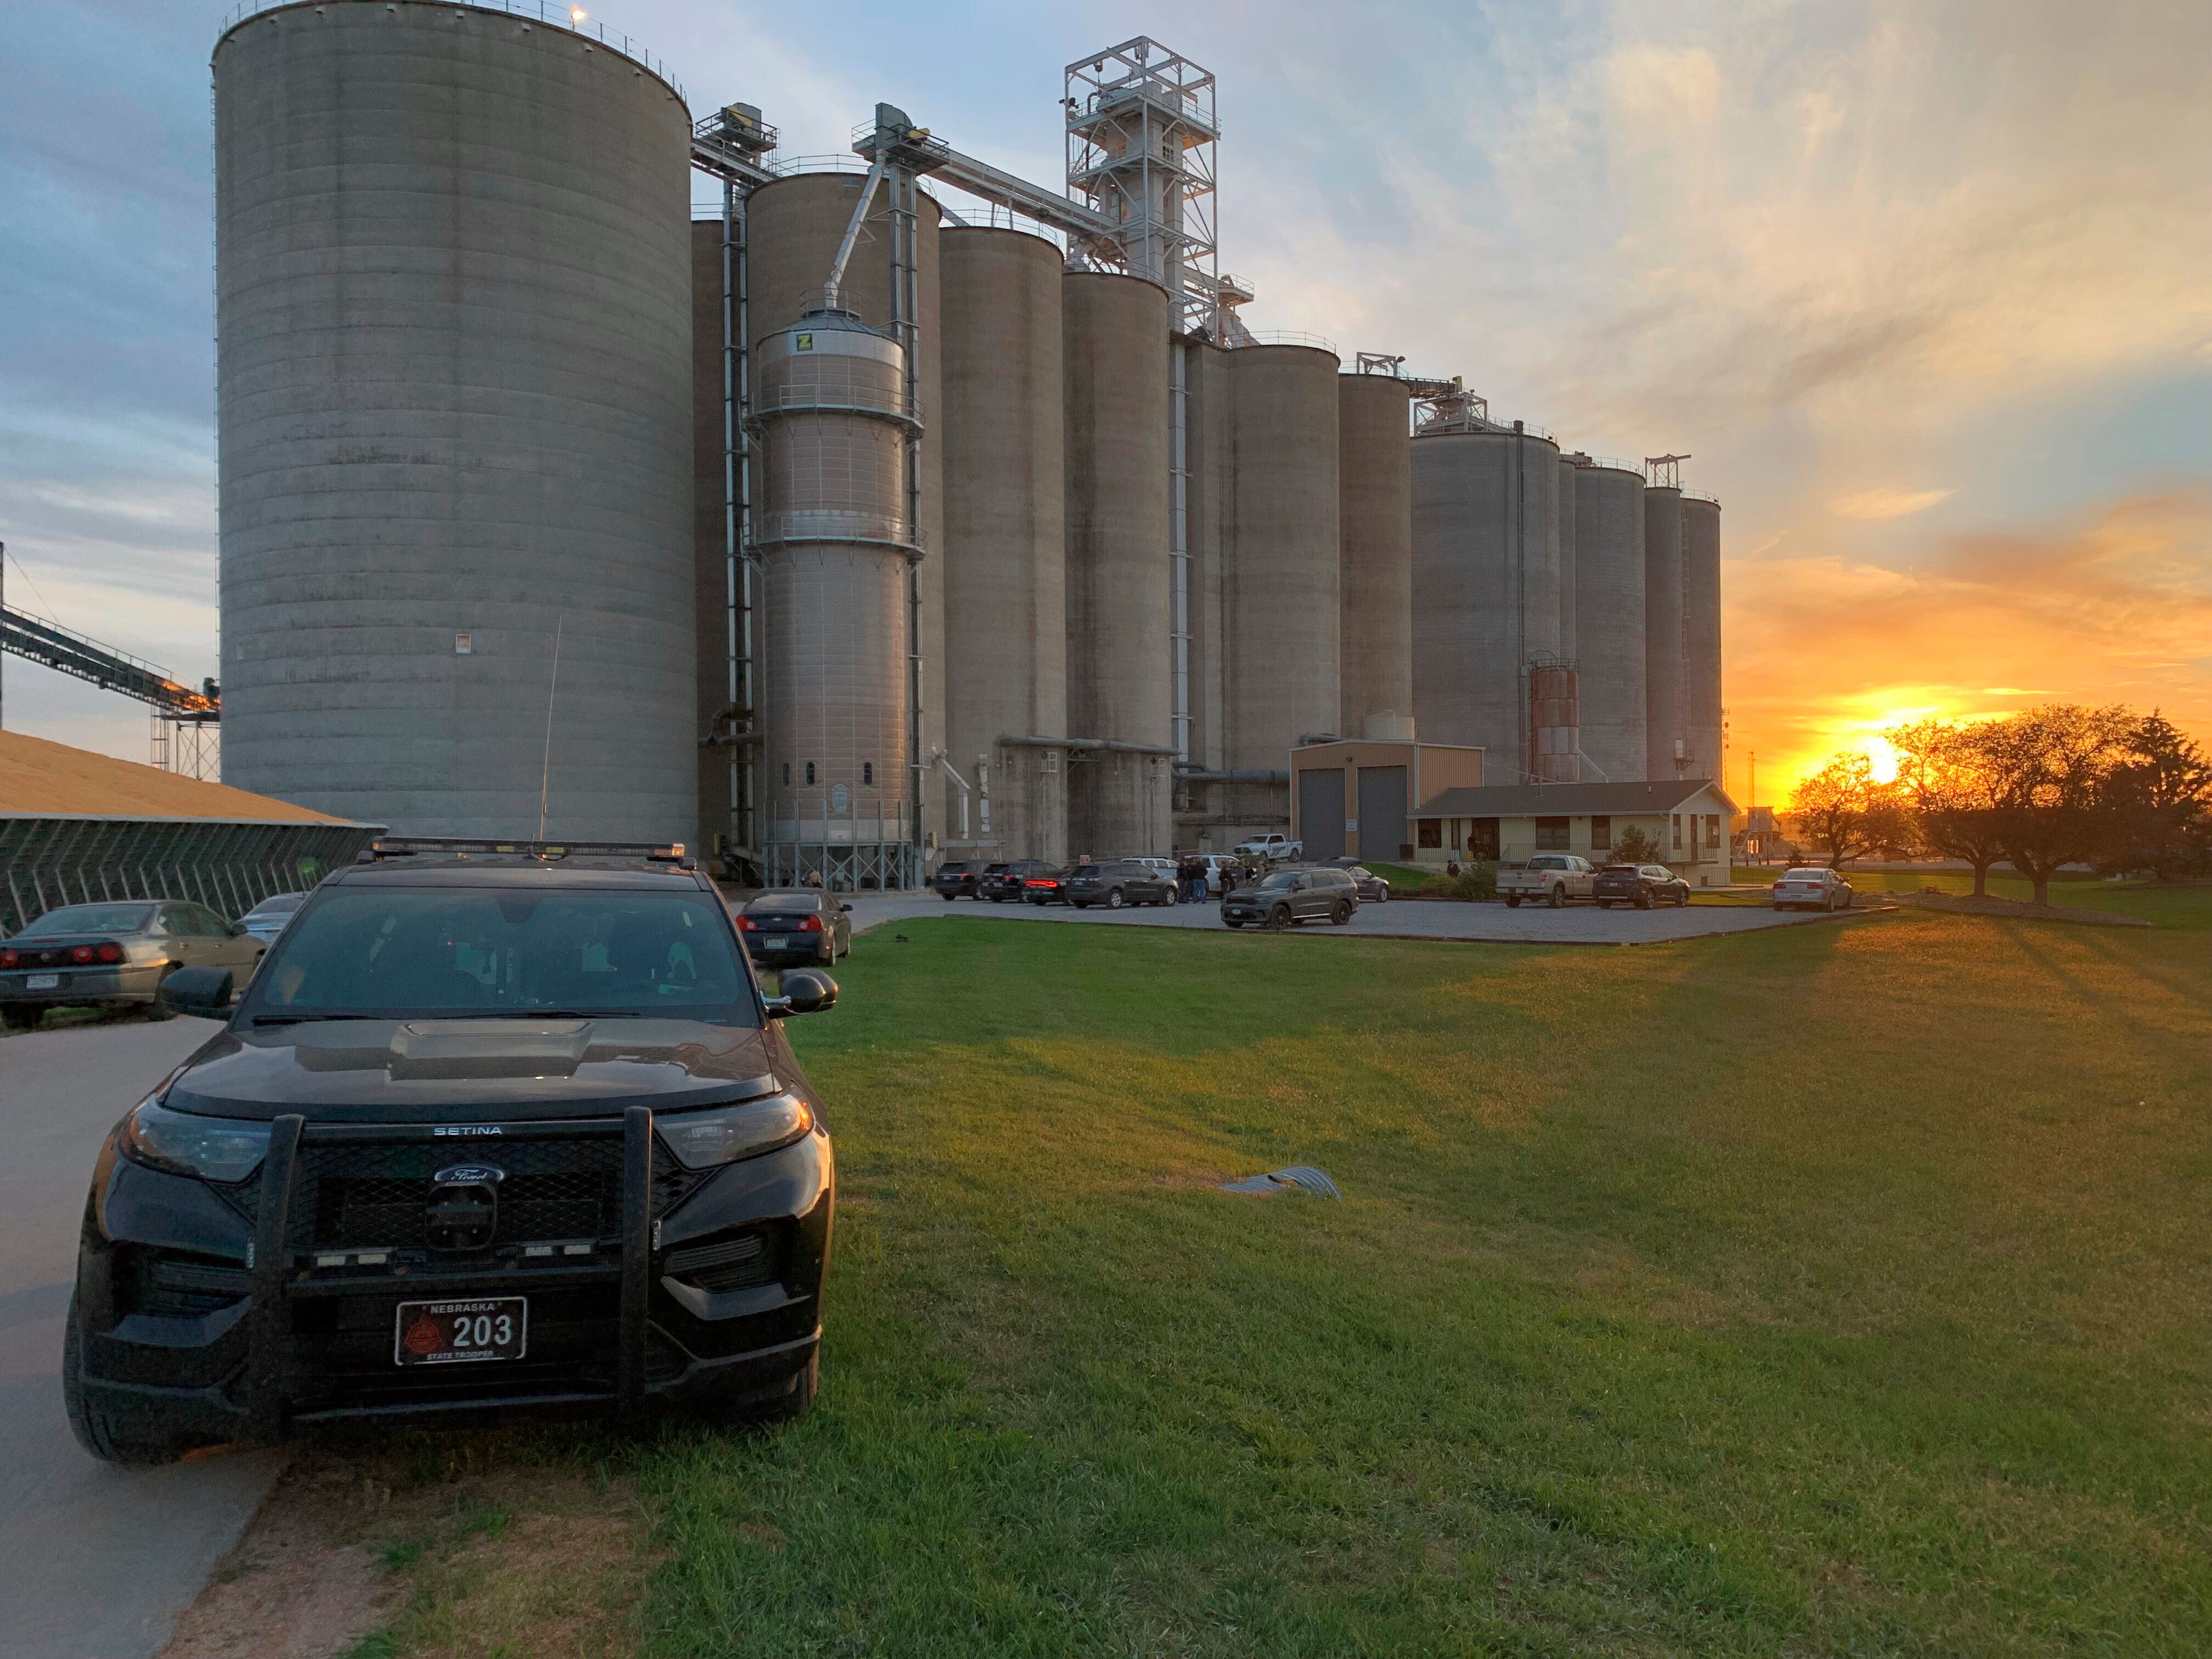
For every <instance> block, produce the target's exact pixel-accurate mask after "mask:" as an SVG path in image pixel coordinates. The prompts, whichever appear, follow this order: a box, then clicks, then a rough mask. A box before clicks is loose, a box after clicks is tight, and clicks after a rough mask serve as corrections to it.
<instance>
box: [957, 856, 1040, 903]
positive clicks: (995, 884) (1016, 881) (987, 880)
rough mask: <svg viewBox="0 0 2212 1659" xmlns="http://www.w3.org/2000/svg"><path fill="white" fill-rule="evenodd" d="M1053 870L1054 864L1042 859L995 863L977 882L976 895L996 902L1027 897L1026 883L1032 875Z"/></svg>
mask: <svg viewBox="0 0 2212 1659" xmlns="http://www.w3.org/2000/svg"><path fill="white" fill-rule="evenodd" d="M1052 872H1053V866H1050V865H1049V864H1047V863H1046V862H1045V861H1044V860H1042V859H1016V860H1013V861H1012V862H1011V863H1008V864H994V865H993V866H991V867H990V868H989V869H988V870H986V871H985V872H983V878H982V879H981V881H979V882H977V883H976V884H975V896H976V897H977V898H987V899H988V900H990V901H991V902H992V903H994V904H999V903H1002V902H1005V901H1006V900H1007V899H1020V898H1026V897H1027V896H1028V892H1027V890H1026V888H1025V887H1024V883H1026V882H1027V881H1028V880H1029V878H1030V877H1031V876H1048V875H1050V874H1052Z"/></svg>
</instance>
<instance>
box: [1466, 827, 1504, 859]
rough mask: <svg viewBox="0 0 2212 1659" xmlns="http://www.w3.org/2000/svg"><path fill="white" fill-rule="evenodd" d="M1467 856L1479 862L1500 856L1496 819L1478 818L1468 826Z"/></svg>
mask: <svg viewBox="0 0 2212 1659" xmlns="http://www.w3.org/2000/svg"><path fill="white" fill-rule="evenodd" d="M1467 855H1468V857H1469V858H1471V859H1475V860H1483V859H1495V858H1496V857H1497V856H1498V820H1497V819H1496V818H1477V819H1475V820H1474V822H1473V823H1470V824H1468V830H1467Z"/></svg>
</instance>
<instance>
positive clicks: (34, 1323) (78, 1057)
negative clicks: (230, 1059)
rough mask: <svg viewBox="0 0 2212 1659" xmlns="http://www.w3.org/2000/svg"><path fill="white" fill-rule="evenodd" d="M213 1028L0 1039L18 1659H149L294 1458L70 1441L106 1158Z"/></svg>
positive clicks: (1, 1538)
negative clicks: (70, 1380)
mask: <svg viewBox="0 0 2212 1659" xmlns="http://www.w3.org/2000/svg"><path fill="white" fill-rule="evenodd" d="M215 1029H216V1026H215V1023H214V1022H213V1021H212V1020H203V1019H177V1020H171V1021H168V1022H167V1023H166V1024H145V1023H143V1022H140V1021H137V1020H130V1021H124V1022H121V1023H118V1024H106V1025H84V1026H76V1027H73V1028H71V1029H70V1030H61V1031H33V1032H28V1033H26V1034H24V1035H22V1036H11V1037H8V1038H6V1039H4V1040H0V1137H4V1139H0V1146H4V1147H5V1149H6V1155H5V1158H0V1606H4V1607H6V1609H7V1611H6V1613H5V1615H4V1618H5V1621H6V1623H5V1628H6V1631H7V1635H6V1637H5V1638H4V1640H0V1650H4V1651H5V1652H6V1653H7V1654H9V1656H10V1659H145V1656H149V1655H151V1654H154V1653H155V1652H157V1651H159V1650H160V1649H161V1646H162V1644H164V1643H166V1642H167V1640H168V1638H169V1630H170V1626H171V1625H172V1624H173V1622H174V1620H175V1619H176V1616H177V1614H178V1613H179V1611H180V1610H181V1609H182V1608H183V1607H185V1604H186V1603H187V1602H189V1601H191V1599H192V1597H193V1596H195V1595H197V1594H198V1593H199V1590H200V1587H201V1586H202V1585H203V1584H204V1583H206V1582H207V1576H208V1574H209V1573H210V1571H213V1569H214V1567H215V1565H216V1562H217V1561H219V1560H221V1559H222V1556H223V1554H224V1553H225V1552H227V1551H228V1550H229V1548H230V1547H231V1546H232V1545H234V1544H235V1543H236V1542H237V1541H238V1538H239V1534H240V1533H241V1532H242V1531H244V1529H245V1527H246V1522H248V1521H249V1520H251V1519H252V1516H253V1512H254V1510H257V1509H258V1508H259V1507H260V1505H261V1500H262V1499H263V1498H265V1497H267V1496H268V1493H269V1488H270V1483H271V1482H273V1481H274V1480H275V1479H276V1471H277V1469H278V1468H279V1467H280V1465H281V1462H282V1455H281V1454H279V1453H276V1452H273V1451H263V1452H252V1453H246V1454H241V1455H232V1456H222V1457H216V1458H211V1459H210V1460H208V1461H206V1462H194V1463H181V1464H175V1465H172V1466H170V1467H169V1468H158V1469H116V1468H109V1467H108V1466H107V1465H106V1464H104V1463H100V1462H96V1461H95V1460H94V1459H93V1458H92V1457H91V1456H89V1455H87V1454H86V1453H85V1452H84V1451H83V1450H82V1449H80V1448H79V1447H78V1445H77V1443H76V1441H75V1440H74V1439H73V1438H71V1437H70V1431H69V1423H68V1420H67V1419H66V1418H65V1417H64V1415H63V1412H62V1387H61V1353H62V1325H63V1320H64V1316H65V1315H66V1314H67V1313H68V1311H69V1299H70V1286H71V1285H72V1284H73V1283H74V1282H75V1279H76V1241H77V1226H78V1221H79V1218H80V1217H81V1216H82V1213H83V1211H84V1198H85V1190H86V1186H87V1183H88V1182H90V1180H91V1178H92V1164H93V1158H94V1154H95V1153H96V1152H98V1151H99V1149H100V1139H101V1138H102V1137H103V1136H104V1135H105V1134H106V1133H107V1131H108V1129H109V1128H110V1127H112V1126H113V1124H114V1122H115V1121H116V1120H117V1119H118V1118H119V1117H121V1116H122V1115H123V1114H124V1113H125V1111H127V1110H129V1109H131V1107H132V1106H133V1105H135V1104H137V1102H138V1101H139V1100H140V1099H142V1098H143V1097H144V1096H145V1094H146V1092H147V1091H149V1089H151V1088H152V1087H153V1086H154V1085H155V1084H157V1083H159V1082H160V1081H161V1079H163V1078H164V1077H166V1076H167V1075H168V1073H169V1072H170V1070H171V1068H172V1067H173V1066H175V1065H176V1064H177V1062H178V1061H179V1060H182V1059H184V1057H185V1055H186V1054H190V1053H191V1051H192V1050H193V1049H194V1048H197V1047H198V1046H199V1045H200V1044H201V1043H203V1042H205V1041H207V1039H208V1036H209V1035H210V1033H211V1032H213V1031H214V1030H215Z"/></svg>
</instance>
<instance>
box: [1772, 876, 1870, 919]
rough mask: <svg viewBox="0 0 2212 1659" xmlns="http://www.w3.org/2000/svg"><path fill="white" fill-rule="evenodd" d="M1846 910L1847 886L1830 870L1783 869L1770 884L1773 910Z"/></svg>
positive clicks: (1849, 896)
mask: <svg viewBox="0 0 2212 1659" xmlns="http://www.w3.org/2000/svg"><path fill="white" fill-rule="evenodd" d="M1801 906H1802V908H1805V909H1808V910H1848V909H1850V908H1851V884H1850V883H1849V882H1847V881H1845V880H1844V878H1842V877H1841V876H1839V875H1838V874H1837V873H1836V872H1834V871H1832V870H1785V871H1784V872H1782V879H1781V880H1779V881H1778V882H1776V883H1775V884H1774V908H1776V909H1778V910H1792V909H1796V908H1799V907H1801Z"/></svg>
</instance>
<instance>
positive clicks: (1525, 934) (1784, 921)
mask: <svg viewBox="0 0 2212 1659" xmlns="http://www.w3.org/2000/svg"><path fill="white" fill-rule="evenodd" d="M852 905H853V924H854V927H855V928H861V927H874V926H876V925H878V923H881V922H885V921H910V920H914V919H916V918H919V917H923V916H955V917H961V918H968V917H974V916H1003V917H1005V918H1006V919H1008V920H1010V921H1046V922H1076V923H1088V924H1091V925H1095V926H1099V927H1210V928H1214V929H1217V930H1219V929H1221V927H1222V921H1221V908H1220V905H1219V904H1218V902H1215V903H1210V904H1177V905H1172V906H1170V907H1168V908H1164V909H1142V910H1136V909H1130V910H1101V909H1099V908H1096V907H1095V906H1094V907H1093V908H1091V909H1088V910H1076V909H1071V908H1069V907H1068V906H1066V905H1064V904H1047V905H1036V904H990V903H981V902H976V901H974V900H971V899H955V900H954V901H953V902H951V903H950V904H947V903H946V902H945V901H944V900H943V899H940V898H939V897H938V896H936V895H935V894H933V893H924V894H915V895H908V894H904V893H892V894H885V895H882V896H876V895H872V894H866V893H863V894H860V895H857V896H854V898H853V899H852ZM1831 920H1832V918H1830V917H1827V916H1823V915H1814V914H1812V913H1809V912H1806V911H1800V910H1787V911H1777V910H1775V909H1773V908H1771V906H1767V905H1750V904H1742V905H1721V904H1714V905H1705V904H1692V905H1689V906H1687V907H1686V908H1682V909H1674V908H1666V909H1659V910H1622V909H1615V910H1601V909H1599V908H1597V907H1596V906H1595V905H1594V904H1570V905H1568V906H1566V907H1565V908H1562V909H1558V910H1553V909H1549V908H1543V907H1541V906H1537V905H1523V906H1522V907H1521V908H1519V909H1517V910H1509V909H1507V908H1505V906H1504V905H1503V904H1452V903H1446V902H1442V901H1439V900H1431V899H1395V900H1392V901H1390V902H1388V903H1384V904H1363V905H1361V906H1360V907H1359V914H1358V915H1356V916H1354V917H1353V918H1352V920H1351V921H1349V922H1348V923H1346V925H1345V926H1344V927H1330V926H1329V925H1328V923H1327V922H1308V923H1306V924H1305V925H1304V926H1303V927H1300V928H1299V929H1298V932H1299V933H1316V934H1330V935H1347V934H1365V935H1367V936H1368V937H1370V938H1378V939H1476V940H1494V941H1497V942H1498V943H1501V944H1512V945H1650V944H1656V943H1660V942H1662V941H1665V940H1668V939H1710V938H1713V937H1715V936H1717V935H1719V934H1723V933H1751V932H1753V931H1755V930H1757V929H1759V928H1762V927H1805V926H1811V927H1819V926H1820V925H1821V924H1823V923H1824V922H1826V921H1831Z"/></svg>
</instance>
